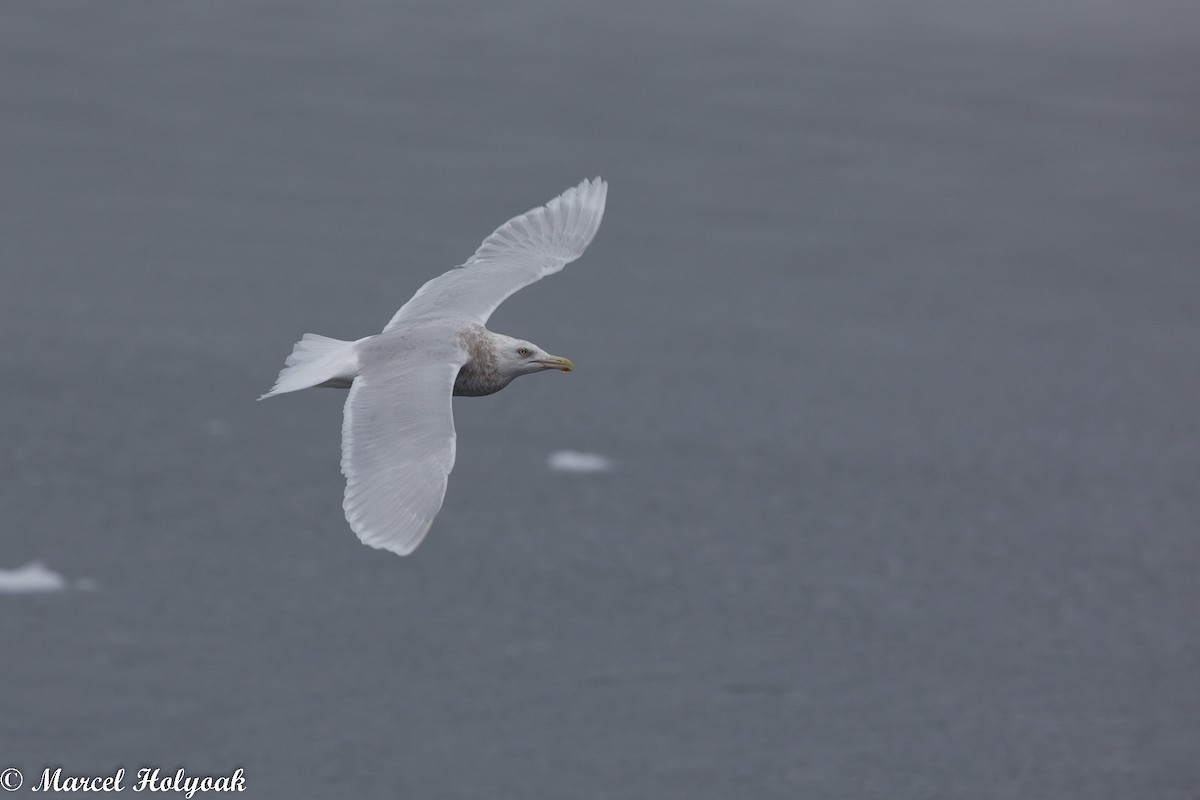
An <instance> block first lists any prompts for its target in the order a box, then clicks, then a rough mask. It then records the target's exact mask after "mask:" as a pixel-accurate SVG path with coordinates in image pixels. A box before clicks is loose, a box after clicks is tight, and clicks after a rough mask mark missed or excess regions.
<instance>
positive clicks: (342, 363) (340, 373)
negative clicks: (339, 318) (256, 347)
mask: <svg viewBox="0 0 1200 800" xmlns="http://www.w3.org/2000/svg"><path fill="white" fill-rule="evenodd" d="M369 338H371V337H369V336H368V337H367V339H369ZM363 341H366V339H359V340H358V341H357V342H343V341H342V340H341V339H330V338H329V337H328V336H320V335H318V334H315V333H306V334H304V336H303V337H302V338H301V339H300V341H298V342H296V345H295V347H293V348H292V354H291V355H290V356H288V357H287V361H285V362H284V367H283V370H282V371H281V372H280V373H279V377H278V378H276V379H275V385H274V386H273V387H271V391H269V392H267V393H266V394H264V395H262V396H261V397H259V398H258V399H259V400H263V399H265V398H268V397H273V396H274V395H277V394H284V393H285V392H296V391H299V390H301V389H307V388H309V387H311V386H329V387H333V388H335V389H349V388H350V384H351V383H353V382H354V379H355V378H356V377H358V348H357V347H356V345H357V344H358V342H363Z"/></svg>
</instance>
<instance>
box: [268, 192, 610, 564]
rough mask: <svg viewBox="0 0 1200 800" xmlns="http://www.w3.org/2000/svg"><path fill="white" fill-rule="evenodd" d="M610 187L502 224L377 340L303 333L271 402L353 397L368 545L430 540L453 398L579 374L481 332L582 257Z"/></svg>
mask: <svg viewBox="0 0 1200 800" xmlns="http://www.w3.org/2000/svg"><path fill="white" fill-rule="evenodd" d="M607 192H608V185H607V184H606V183H605V182H604V181H602V180H600V179H599V178H596V179H594V180H591V181H583V182H582V183H580V184H579V185H578V186H575V187H573V188H571V189H568V190H567V191H565V192H563V193H562V194H561V195H559V196H558V197H556V198H554V199H553V200H551V201H550V202H549V203H547V204H546V205H545V206H542V207H540V208H535V209H533V210H532V211H529V212H528V213H525V214H522V215H521V216H519V217H514V218H513V219H511V220H509V221H508V222H506V223H505V224H504V225H502V226H501V227H500V228H498V229H497V230H496V231H495V232H494V233H493V234H492V235H491V236H489V237H487V238H486V239H484V241H483V244H481V245H480V246H479V249H478V250H476V251H475V254H474V255H473V256H471V258H470V259H469V260H468V261H467V262H466V263H465V264H463V265H462V266H461V267H456V268H455V269H452V270H450V271H449V272H446V273H444V274H443V275H440V276H438V277H436V278H434V279H433V280H431V281H429V282H427V283H426V284H425V285H424V286H422V287H421V288H420V289H419V290H418V291H417V293H416V294H414V295H413V297H412V299H411V300H409V301H408V302H407V303H405V304H404V306H403V307H402V308H401V309H400V310H399V311H398V312H396V315H395V316H394V317H392V320H391V321H390V322H389V323H388V324H387V327H385V328H384V329H383V332H382V333H380V334H379V335H377V336H368V337H366V338H364V339H359V340H358V341H355V342H343V341H340V340H337V339H329V338H328V337H324V336H318V335H316V334H311V333H306V334H305V335H304V337H303V338H302V339H301V340H300V341H299V342H297V343H296V345H295V348H294V349H293V351H292V354H291V355H290V356H289V357H288V359H287V362H286V365H285V366H284V368H283V371H281V372H280V373H279V378H278V379H277V380H276V382H275V386H274V387H273V388H272V389H271V391H269V392H267V394H265V395H263V396H262V397H261V398H259V399H260V400H261V399H263V398H265V397H271V396H273V395H277V394H283V393H285V392H293V391H297V390H299V389H306V388H309V387H312V386H329V387H335V388H346V387H350V395H349V397H347V398H346V406H345V412H344V418H343V421H342V474H344V475H345V476H346V495H345V501H344V502H343V504H342V506H343V508H344V509H345V512H346V519H347V520H348V521H349V523H350V527H351V528H353V529H354V532H355V533H357V534H358V537H359V539H361V540H362V541H363V543H364V544H367V545H370V546H371V547H377V548H381V549H385V550H391V551H392V552H394V553H399V554H400V555H407V554H408V553H411V552H412V551H413V550H414V549H416V547H417V545H418V544H420V543H421V540H422V539H423V538H424V537H425V534H426V533H428V531H429V527H430V525H432V524H433V520H434V518H435V517H436V516H437V513H438V511H439V510H440V509H441V507H442V500H443V498H444V497H445V494H446V482H447V479H448V477H449V475H450V471H451V470H452V469H453V468H454V449H455V434H454V416H453V413H452V408H451V396H452V395H455V394H458V395H474V396H477V395H485V394H491V393H493V392H496V391H499V390H500V389H502V388H504V387H505V386H507V385H508V383H509V382H511V381H512V380H513V379H514V378H516V377H518V376H520V375H525V374H530V373H533V372H540V371H542V370H546V369H559V370H563V371H570V369H571V368H572V364H571V362H570V361H569V360H567V359H565V358H561V357H559V356H552V355H550V354H549V353H546V352H545V351H544V350H542V349H541V348H539V347H537V345H534V344H533V343H531V342H527V341H524V340H521V339H514V338H512V337H508V336H504V335H501V334H497V333H493V332H491V331H489V330H487V329H486V328H485V327H483V326H484V324H485V323H486V322H487V320H488V317H490V316H491V314H492V312H493V311H495V310H496V308H497V306H499V305H500V304H501V303H502V302H504V300H505V299H506V298H508V297H509V296H510V295H512V294H513V293H514V292H516V291H517V290H519V289H521V288H523V287H525V286H528V285H529V284H531V283H533V282H534V281H537V280H539V279H541V278H544V277H545V276H547V275H551V274H553V273H555V272H558V271H559V270H561V269H562V268H563V267H564V266H565V265H567V264H569V263H570V262H572V261H574V260H575V259H577V258H579V256H581V255H582V254H583V251H584V250H585V249H586V248H587V246H588V244H589V243H590V242H591V240H592V238H593V237H594V236H595V235H596V231H597V229H599V227H600V220H601V218H602V217H603V216H604V204H605V198H606V196H607Z"/></svg>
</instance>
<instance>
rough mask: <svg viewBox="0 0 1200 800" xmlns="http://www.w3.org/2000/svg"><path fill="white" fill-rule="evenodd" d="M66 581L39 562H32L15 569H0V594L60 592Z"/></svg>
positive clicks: (64, 587) (65, 586)
mask: <svg viewBox="0 0 1200 800" xmlns="http://www.w3.org/2000/svg"><path fill="white" fill-rule="evenodd" d="M66 588H67V580H66V578H64V577H63V576H62V575H59V574H58V573H57V572H55V571H54V570H51V569H48V568H47V567H46V565H45V564H43V563H42V562H40V561H32V562H30V563H28V564H26V565H25V566H23V567H17V568H16V569H0V592H3V593H8V594H19V593H21V592H61V591H63V590H64V589H66Z"/></svg>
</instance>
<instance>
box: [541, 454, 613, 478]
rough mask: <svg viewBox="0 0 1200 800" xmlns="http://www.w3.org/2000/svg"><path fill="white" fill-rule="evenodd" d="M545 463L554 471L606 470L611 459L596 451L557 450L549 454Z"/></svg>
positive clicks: (609, 468)
mask: <svg viewBox="0 0 1200 800" xmlns="http://www.w3.org/2000/svg"><path fill="white" fill-rule="evenodd" d="M546 463H547V465H548V466H549V467H550V469H552V470H554V471H555V472H575V473H588V472H608V471H609V470H611V469H612V467H613V463H612V460H610V459H608V458H605V457H604V456H602V455H599V454H598V453H580V452H579V451H577V450H557V451H555V452H553V453H551V454H550V458H549V459H547V462H546Z"/></svg>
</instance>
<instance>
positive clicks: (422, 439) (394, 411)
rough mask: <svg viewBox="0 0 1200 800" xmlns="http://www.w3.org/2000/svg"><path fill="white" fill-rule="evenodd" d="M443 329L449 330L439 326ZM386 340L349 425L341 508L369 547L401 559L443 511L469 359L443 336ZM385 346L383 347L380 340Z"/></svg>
mask: <svg viewBox="0 0 1200 800" xmlns="http://www.w3.org/2000/svg"><path fill="white" fill-rule="evenodd" d="M438 327H439V328H441V327H442V326H438ZM408 333H409V332H408V331H405V334H406V336H404V337H401V336H396V335H393V336H384V335H380V336H378V337H375V339H373V340H371V342H370V343H368V344H367V346H366V349H364V351H363V354H362V362H363V366H362V368H361V370H360V371H359V374H358V377H356V378H355V379H354V385H353V386H352V387H351V388H350V396H349V397H347V398H346V408H345V412H344V417H343V419H342V474H343V475H345V476H346V497H345V500H344V502H343V503H342V508H344V509H345V511H346V519H347V521H349V523H350V527H351V528H353V529H354V532H355V533H357V534H358V538H359V539H361V540H362V542H363V544H366V545H370V546H371V547H377V548H380V549H382V550H391V551H392V552H393V553H398V554H400V555H402V556H404V555H408V554H409V553H411V552H412V551H413V550H415V549H416V547H417V545H418V544H420V543H421V540H422V539H423V538H425V534H426V533H428V532H429V526H430V525H432V524H433V518H434V517H436V516H437V513H438V511H439V510H440V509H441V507H442V499H443V498H444V497H445V495H446V481H447V479H448V477H449V475H450V470H452V469H453V468H454V443H455V435H454V415H453V411H452V409H451V402H450V398H451V395H452V394H453V392H454V378H455V376H456V375H457V374H458V370H459V367H461V366H462V365H463V363H464V362H465V361H466V355H465V354H464V353H462V352H461V351H460V350H459V349H458V348H457V346H456V345H453V344H445V342H453V341H454V337H453V334H452V333H451V332H449V331H448V330H443V331H442V333H443V334H444V337H443V338H442V339H441V340H440V342H439V341H438V337H437V333H436V332H434V331H429V332H427V333H429V334H431V335H429V336H416V337H412V338H415V339H417V342H412V341H411V340H410V338H409V337H407V334H408ZM380 340H382V341H380Z"/></svg>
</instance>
